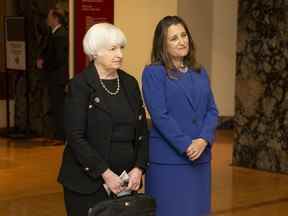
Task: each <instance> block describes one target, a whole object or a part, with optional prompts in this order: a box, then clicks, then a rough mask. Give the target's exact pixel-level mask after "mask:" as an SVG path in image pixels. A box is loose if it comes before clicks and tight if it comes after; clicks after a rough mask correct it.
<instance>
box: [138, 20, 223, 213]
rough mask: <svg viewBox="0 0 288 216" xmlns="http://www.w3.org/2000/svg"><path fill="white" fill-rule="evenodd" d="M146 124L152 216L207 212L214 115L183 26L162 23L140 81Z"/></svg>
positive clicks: (205, 81) (181, 23)
mask: <svg viewBox="0 0 288 216" xmlns="http://www.w3.org/2000/svg"><path fill="white" fill-rule="evenodd" d="M142 84H143V95H144V100H145V103H146V106H147V109H148V111H149V113H150V116H151V119H152V128H151V130H150V138H149V142H150V144H149V147H150V148H149V149H150V150H149V154H150V155H149V160H150V166H149V168H148V171H147V173H146V181H145V184H146V192H147V193H148V194H150V195H152V196H153V197H154V198H155V199H156V202H157V214H156V215H157V216H179V215H180V216H204V215H209V213H210V209H211V180H210V177H211V166H210V161H211V147H212V143H213V139H214V132H215V129H216V126H217V121H218V111H217V107H216V104H215V101H214V97H213V94H212V91H211V88H210V83H209V79H208V75H207V72H206V71H205V69H204V68H203V67H202V66H200V65H199V64H198V63H197V61H196V57H195V46H194V43H193V40H192V37H191V34H190V32H189V30H188V28H187V25H186V24H185V22H184V21H183V20H182V19H181V18H180V17H178V16H167V17H164V18H163V19H162V20H161V21H160V22H159V23H158V25H157V27H156V29H155V32H154V41H153V48H152V54H151V64H150V65H149V66H147V67H146V68H145V69H144V72H143V75H142Z"/></svg>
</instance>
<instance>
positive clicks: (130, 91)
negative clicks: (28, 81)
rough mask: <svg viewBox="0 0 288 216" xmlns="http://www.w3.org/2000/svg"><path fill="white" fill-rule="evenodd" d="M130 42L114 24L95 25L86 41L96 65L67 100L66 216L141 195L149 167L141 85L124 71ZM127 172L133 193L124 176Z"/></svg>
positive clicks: (72, 86) (80, 78) (72, 85)
mask: <svg viewBox="0 0 288 216" xmlns="http://www.w3.org/2000/svg"><path fill="white" fill-rule="evenodd" d="M125 45H126V38H125V36H124V34H123V33H122V31H121V30H120V29H118V28H117V27H115V26H114V25H112V24H108V23H100V24H95V25H93V26H92V27H91V28H90V29H89V30H88V31H87V32H86V34H85V36H84V39H83V47H84V52H85V53H86V54H87V55H88V56H89V57H90V59H91V60H92V62H91V64H90V65H89V66H88V67H87V68H86V69H84V71H83V72H82V73H80V74H78V75H77V76H76V77H74V78H73V79H72V80H71V81H70V83H69V85H68V86H69V87H68V93H67V96H66V99H65V129H66V136H67V145H66V147H65V150H64V153H63V161H62V166H61V169H60V174H59V178H58V180H59V182H60V183H61V184H62V185H63V188H64V200H65V206H66V211H67V215H69V216H80V215H81V216H82V215H83V216H84V215H87V214H88V209H89V208H91V207H93V206H94V205H95V204H96V203H98V202H100V201H102V200H105V199H107V193H106V191H105V189H104V187H103V184H104V183H105V184H106V185H107V186H108V188H109V189H110V190H111V191H112V192H113V193H115V194H117V193H119V192H122V191H124V190H127V189H129V190H130V189H131V190H134V191H137V190H138V189H139V188H140V185H141V177H142V174H143V171H144V170H145V168H146V166H147V160H148V156H147V152H148V149H147V148H148V145H147V126H146V117H145V110H144V107H143V103H142V98H141V94H140V90H139V87H138V83H137V81H136V79H135V78H134V77H132V76H130V75H129V74H127V73H126V72H124V71H122V70H120V67H121V65H122V60H123V53H122V51H123V48H124V46H125ZM124 170H126V171H127V173H128V175H129V177H130V178H129V184H128V188H127V187H126V186H124V185H123V184H122V183H123V182H122V181H121V179H120V177H119V175H120V174H121V173H122V172H123V171H124Z"/></svg>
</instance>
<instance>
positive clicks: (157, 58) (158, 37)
mask: <svg viewBox="0 0 288 216" xmlns="http://www.w3.org/2000/svg"><path fill="white" fill-rule="evenodd" d="M177 24H181V25H182V26H183V27H184V29H185V31H186V33H187V35H188V40H189V42H188V43H189V51H188V54H187V55H186V56H185V57H184V59H183V64H184V66H186V67H188V68H192V69H194V70H195V71H197V72H199V71H200V68H201V66H200V64H199V63H198V62H197V60H196V56H195V54H196V53H195V52H196V50H195V45H194V42H193V40H192V36H191V33H190V31H189V29H188V27H187V25H186V23H185V22H184V20H182V19H181V18H180V17H178V16H166V17H164V18H163V19H162V20H160V22H159V23H158V24H157V26H156V29H155V31H154V39H153V47H152V52H151V64H163V65H164V67H165V68H166V70H167V71H168V75H169V73H172V72H175V71H177V68H176V67H175V65H174V64H173V62H172V60H171V57H170V56H169V53H168V51H167V32H168V28H169V27H170V26H171V25H177Z"/></svg>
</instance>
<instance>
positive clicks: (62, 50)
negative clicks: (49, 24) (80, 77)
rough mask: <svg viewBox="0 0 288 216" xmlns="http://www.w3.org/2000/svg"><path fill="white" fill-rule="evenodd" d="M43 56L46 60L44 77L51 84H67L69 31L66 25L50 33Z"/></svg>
mask: <svg viewBox="0 0 288 216" xmlns="http://www.w3.org/2000/svg"><path fill="white" fill-rule="evenodd" d="M41 57H42V58H43V60H44V63H43V70H44V79H45V80H46V81H47V82H48V83H49V84H54V85H55V84H56V85H57V84H58V85H59V84H61V85H62V84H66V83H67V81H68V78H69V76H68V32H67V30H66V28H65V27H64V26H61V27H60V28H58V29H57V30H56V31H55V32H54V34H52V33H51V34H50V35H49V37H48V40H47V45H46V47H45V49H44V50H43V52H42V54H41Z"/></svg>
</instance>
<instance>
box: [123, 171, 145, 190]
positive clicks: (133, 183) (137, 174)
mask: <svg viewBox="0 0 288 216" xmlns="http://www.w3.org/2000/svg"><path fill="white" fill-rule="evenodd" d="M128 175H129V183H128V187H127V189H128V190H133V191H137V190H139V188H140V184H141V179H142V170H141V169H139V168H138V167H134V168H133V169H132V170H131V171H130V172H129V173H128Z"/></svg>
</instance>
